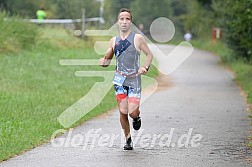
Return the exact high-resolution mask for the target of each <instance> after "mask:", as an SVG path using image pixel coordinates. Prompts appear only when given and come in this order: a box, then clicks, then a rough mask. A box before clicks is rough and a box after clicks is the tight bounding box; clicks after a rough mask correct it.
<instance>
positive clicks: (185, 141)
mask: <svg viewBox="0 0 252 167" xmlns="http://www.w3.org/2000/svg"><path fill="white" fill-rule="evenodd" d="M159 47H160V49H162V50H163V51H165V52H169V51H171V50H172V47H171V46H164V45H159ZM157 59H158V61H160V62H162V64H163V65H164V63H165V62H164V61H163V60H162V58H160V57H157ZM167 78H168V80H167ZM233 79H234V76H233V74H232V72H230V71H229V70H227V69H225V68H224V67H223V66H221V65H220V61H219V58H218V57H217V56H215V55H213V54H211V53H208V52H206V51H200V50H195V51H194V52H193V55H192V56H191V57H189V59H187V60H186V61H185V62H184V63H183V65H182V66H180V67H179V68H178V69H177V70H176V71H175V72H174V73H172V74H171V75H169V77H167V76H163V77H161V79H159V81H160V85H159V89H158V91H156V92H155V93H154V94H153V95H152V96H151V97H150V98H148V99H147V100H146V101H145V102H144V103H143V104H142V106H141V116H142V128H141V130H140V131H133V141H134V150H133V151H123V149H122V144H123V142H124V141H123V140H122V139H123V138H122V137H121V128H120V124H119V113H118V110H117V109H115V110H114V111H111V112H109V113H107V114H104V115H102V116H100V117H98V118H95V119H93V120H91V121H88V122H86V123H84V124H83V125H81V126H79V127H77V128H75V129H74V130H70V131H69V132H68V133H65V134H64V135H62V136H60V137H59V138H57V139H56V140H55V141H54V142H52V143H53V144H54V145H53V146H52V143H48V144H45V145H42V146H40V147H37V148H35V149H32V150H30V151H28V152H26V153H24V154H22V155H20V156H17V157H14V158H12V159H10V160H8V161H5V162H2V163H0V167H14V166H15V167H16V166H17V167H35V166H43V167H48V166H52V167H54V166H59V167H65V166H66V167H70V166H106V167H107V166H115V167H119V166H127V167H129V166H145V167H147V166H151V167H152V166H171V167H185V166H189V167H201V166H204V167H208V166H218V167H247V166H252V164H251V163H250V164H249V161H250V160H251V151H249V150H247V149H246V147H245V144H246V139H247V137H248V135H249V134H248V131H249V128H250V127H249V119H248V111H247V105H246V102H245V97H244V96H243V95H242V93H241V91H240V89H239V87H238V86H237V85H236V84H235V82H234V80H233ZM167 81H168V82H167ZM169 141H170V143H169ZM92 142H94V144H92Z"/></svg>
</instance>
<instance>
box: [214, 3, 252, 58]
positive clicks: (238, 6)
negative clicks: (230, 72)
mask: <svg viewBox="0 0 252 167" xmlns="http://www.w3.org/2000/svg"><path fill="white" fill-rule="evenodd" d="M213 6H214V9H215V11H216V15H217V16H218V18H221V19H220V25H221V26H222V28H223V29H224V35H225V38H226V42H227V44H228V46H229V47H230V48H231V49H233V50H234V51H235V54H234V57H236V58H242V59H243V60H246V61H250V62H251V61H252V42H251V41H252V28H251V20H252V1H251V0H236V1H233V0H226V1H218V2H215V3H214V4H213ZM223 6H225V8H223Z"/></svg>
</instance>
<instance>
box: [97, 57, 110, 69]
mask: <svg viewBox="0 0 252 167" xmlns="http://www.w3.org/2000/svg"><path fill="white" fill-rule="evenodd" d="M110 62H111V60H109V59H105V58H100V60H99V66H102V67H108V66H109V64H110Z"/></svg>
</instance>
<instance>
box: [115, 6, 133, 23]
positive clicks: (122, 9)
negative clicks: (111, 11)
mask: <svg viewBox="0 0 252 167" xmlns="http://www.w3.org/2000/svg"><path fill="white" fill-rule="evenodd" d="M122 12H128V13H129V14H130V20H131V21H132V19H133V17H132V13H131V10H129V9H127V8H121V9H120V11H119V13H118V17H119V15H120V13H122Z"/></svg>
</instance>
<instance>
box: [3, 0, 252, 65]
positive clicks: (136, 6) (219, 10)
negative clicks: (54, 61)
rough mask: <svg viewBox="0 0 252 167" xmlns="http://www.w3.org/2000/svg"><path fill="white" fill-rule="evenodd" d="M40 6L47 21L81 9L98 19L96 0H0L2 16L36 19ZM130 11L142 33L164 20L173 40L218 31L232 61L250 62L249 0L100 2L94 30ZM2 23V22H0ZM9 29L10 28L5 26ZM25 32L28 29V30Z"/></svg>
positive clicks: (208, 35) (203, 36) (70, 15)
mask: <svg viewBox="0 0 252 167" xmlns="http://www.w3.org/2000/svg"><path fill="white" fill-rule="evenodd" d="M42 6H43V7H44V8H45V9H46V12H47V18H48V19H53V18H54V19H78V18H81V11H82V9H83V8H85V15H86V17H88V18H90V17H99V15H100V6H101V2H100V1H99V0H72V1H68V0H36V1H33V0H22V1H20V0H0V8H1V9H2V11H5V13H4V14H2V16H1V22H2V21H3V18H2V17H3V15H5V17H11V16H19V17H22V18H36V16H35V13H36V10H37V9H39V8H40V7H42ZM122 7H126V8H130V9H131V10H132V12H133V23H134V24H135V25H136V26H137V25H139V24H143V25H144V28H145V30H146V32H148V30H149V26H150V24H151V22H152V21H153V20H155V19H156V18H158V17H167V18H169V19H171V20H172V21H173V23H174V24H175V26H176V34H175V37H174V39H173V40H175V41H176V40H177V41H179V40H183V34H184V33H185V32H186V31H190V32H191V33H192V34H193V37H194V39H196V38H197V39H208V38H211V31H212V28H213V27H219V28H221V29H222V36H223V41H224V42H225V43H226V44H227V45H228V46H229V47H230V48H231V49H232V50H233V51H234V58H237V57H238V58H242V59H243V60H245V61H248V62H250V63H251V59H252V49H251V48H252V42H251V41H252V26H251V25H252V1H251V0H225V1H220V0H159V1H153V0H104V5H103V9H104V10H103V17H104V19H105V24H104V25H103V26H102V27H98V26H97V24H93V25H94V26H96V27H94V28H103V29H107V28H109V27H110V26H111V25H113V24H114V23H115V22H116V19H117V13H118V11H119V9H120V8H122ZM0 24H3V23H0ZM9 27H13V26H9ZM28 29H29V27H28Z"/></svg>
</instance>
